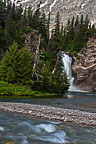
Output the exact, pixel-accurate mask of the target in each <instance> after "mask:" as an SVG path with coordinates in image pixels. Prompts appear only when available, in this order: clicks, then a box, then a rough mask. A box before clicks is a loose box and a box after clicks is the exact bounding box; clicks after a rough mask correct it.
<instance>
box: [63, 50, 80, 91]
mask: <svg viewBox="0 0 96 144" xmlns="http://www.w3.org/2000/svg"><path fill="white" fill-rule="evenodd" d="M62 61H63V65H64V71H63V72H66V74H67V78H68V80H69V83H70V87H69V90H68V91H77V92H81V91H82V90H81V89H80V88H78V87H77V86H74V83H73V81H74V77H72V69H71V64H72V58H71V57H70V56H68V55H67V54H65V53H62Z"/></svg>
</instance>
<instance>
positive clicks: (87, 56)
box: [72, 36, 96, 92]
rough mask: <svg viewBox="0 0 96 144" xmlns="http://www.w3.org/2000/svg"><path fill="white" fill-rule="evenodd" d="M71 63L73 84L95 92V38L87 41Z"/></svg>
mask: <svg viewBox="0 0 96 144" xmlns="http://www.w3.org/2000/svg"><path fill="white" fill-rule="evenodd" d="M73 61H74V62H73V65H72V71H73V75H74V78H75V79H74V83H75V84H76V85H77V86H79V87H81V88H82V89H84V90H88V91H90V92H96V36H94V37H93V38H90V39H89V41H88V42H87V45H86V47H84V48H83V49H82V51H81V52H80V53H78V58H74V60H73Z"/></svg>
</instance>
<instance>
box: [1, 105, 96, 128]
mask: <svg viewBox="0 0 96 144" xmlns="http://www.w3.org/2000/svg"><path fill="white" fill-rule="evenodd" d="M0 110H1V111H2V110H3V111H6V112H12V113H19V114H24V115H28V116H30V117H39V118H40V117H41V118H44V119H49V120H59V121H62V122H71V123H73V124H83V125H88V126H94V127H96V113H89V112H85V111H80V110H72V109H64V108H57V107H51V106H41V105H34V104H25V103H10V102H0Z"/></svg>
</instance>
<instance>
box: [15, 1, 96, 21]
mask: <svg viewBox="0 0 96 144" xmlns="http://www.w3.org/2000/svg"><path fill="white" fill-rule="evenodd" d="M40 1H41V0H21V1H20V0H17V2H18V4H19V3H20V4H22V6H23V7H24V6H28V5H29V4H31V5H32V7H33V9H36V7H37V4H39V3H40ZM40 8H41V11H42V10H43V11H44V12H45V13H46V14H48V12H49V11H50V12H51V23H52V24H53V21H54V18H55V15H56V13H57V12H58V11H59V12H60V16H61V21H62V22H63V23H64V24H66V22H67V20H68V19H69V18H72V17H73V15H74V16H76V15H81V14H83V15H84V16H85V15H86V14H88V15H89V19H90V21H91V23H92V24H96V0H42V1H41V5H40Z"/></svg>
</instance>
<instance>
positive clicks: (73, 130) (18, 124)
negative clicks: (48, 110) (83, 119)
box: [0, 93, 96, 144]
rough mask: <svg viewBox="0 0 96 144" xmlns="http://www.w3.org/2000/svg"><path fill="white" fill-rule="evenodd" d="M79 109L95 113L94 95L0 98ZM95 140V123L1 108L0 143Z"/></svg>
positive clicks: (57, 143)
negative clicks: (51, 118)
mask: <svg viewBox="0 0 96 144" xmlns="http://www.w3.org/2000/svg"><path fill="white" fill-rule="evenodd" d="M0 101H3V102H4V101H7V102H8V101H11V102H23V103H32V104H41V105H51V106H56V107H63V108H72V109H79V110H83V111H90V112H94V113H96V95H92V94H87V93H68V94H66V95H64V96H62V97H61V96H60V97H59V96H58V98H57V97H52V98H45V97H43V98H42V99H41V98H38V99H36V98H25V99H22V98H21V99H0ZM7 142H9V143H10V144H11V143H12V144H60V143H62V144H96V127H88V126H82V125H81V126H80V125H79V126H77V125H72V124H65V123H62V122H59V121H58V122H57V121H47V120H42V119H36V118H34V119H33V118H29V117H25V116H21V115H18V114H15V113H14V114H10V113H6V112H0V144H5V143H7Z"/></svg>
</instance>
